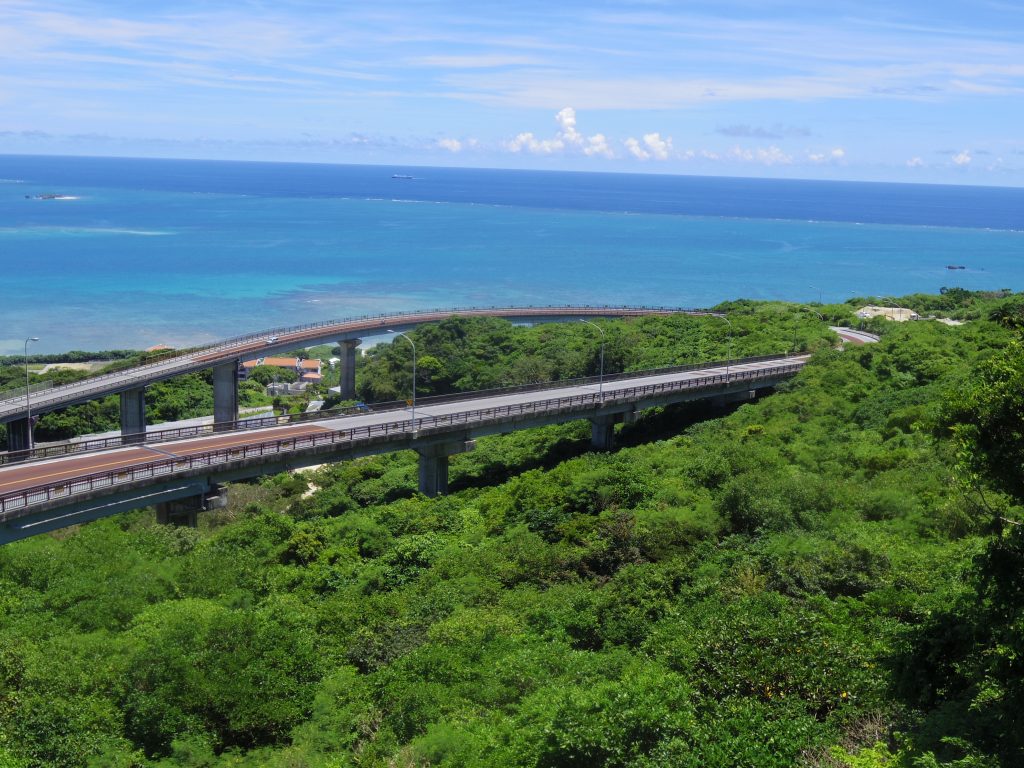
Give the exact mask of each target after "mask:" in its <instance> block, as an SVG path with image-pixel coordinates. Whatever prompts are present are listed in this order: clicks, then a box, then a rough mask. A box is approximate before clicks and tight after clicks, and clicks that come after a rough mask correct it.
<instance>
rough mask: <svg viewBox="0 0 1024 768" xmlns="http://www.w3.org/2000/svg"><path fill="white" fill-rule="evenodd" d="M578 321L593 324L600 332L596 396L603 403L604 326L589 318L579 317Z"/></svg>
mask: <svg viewBox="0 0 1024 768" xmlns="http://www.w3.org/2000/svg"><path fill="white" fill-rule="evenodd" d="M580 322H581V323H586V324H587V325H592V326H594V327H595V328H597V330H598V331H599V332H600V333H601V367H600V368H599V369H598V373H597V397H598V399H599V400H600V401H601V402H602V403H603V402H604V341H605V333H604V328H602V327H601V326H600V325H598V324H597V323H592V322H590V321H589V320H583V319H580Z"/></svg>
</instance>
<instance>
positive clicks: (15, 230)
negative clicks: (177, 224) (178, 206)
mask: <svg viewBox="0 0 1024 768" xmlns="http://www.w3.org/2000/svg"><path fill="white" fill-rule="evenodd" d="M0 234H9V235H19V234H21V235H24V234H38V235H51V234H53V235H131V236H135V237H166V236H169V235H173V234H174V232H164V231H162V230H155V229H121V228H118V227H0Z"/></svg>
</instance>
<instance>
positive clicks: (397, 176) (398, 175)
mask: <svg viewBox="0 0 1024 768" xmlns="http://www.w3.org/2000/svg"><path fill="white" fill-rule="evenodd" d="M391 178H392V179H411V178H414V177H413V176H409V175H408V174H405V173H393V174H391Z"/></svg>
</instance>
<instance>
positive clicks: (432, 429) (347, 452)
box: [0, 356, 807, 543]
mask: <svg viewBox="0 0 1024 768" xmlns="http://www.w3.org/2000/svg"><path fill="white" fill-rule="evenodd" d="M806 359H807V358H806V357H805V356H801V357H794V358H768V359H758V360H754V361H736V362H735V363H730V364H727V365H724V364H715V365H712V366H710V367H703V368H696V369H694V368H690V369H689V370H678V369H670V370H662V371H649V372H643V373H635V374H628V375H627V374H624V375H622V377H615V378H614V379H612V380H605V381H604V383H603V391H599V386H598V385H597V384H596V383H594V382H593V381H589V382H587V383H583V384H574V385H569V386H563V387H560V388H557V389H547V390H534V391H526V392H524V391H518V390H517V391H506V392H495V393H489V394H488V395H487V396H484V397H477V398H475V399H470V400H452V401H448V402H439V403H431V404H424V405H422V406H419V407H417V409H416V419H415V421H414V420H413V419H412V418H411V414H410V413H409V411H407V410H397V409H396V410H385V411H380V412H370V413H363V414H356V415H348V416H340V417H332V418H327V419H324V420H322V421H316V422H310V423H297V424H291V425H287V426H283V427H282V426H270V427H267V428H263V429H253V430H240V431H236V432H230V433H218V434H214V435H210V436H207V437H198V438H192V439H186V440H171V441H166V442H159V443H146V444H140V445H133V446H130V447H121V448H116V449H113V450H99V451H96V452H95V453H90V454H86V455H69V456H64V457H61V458H56V459H45V460H40V461H35V462H32V463H28V464H13V465H9V466H6V467H3V468H0V543H2V542H4V541H13V540H15V539H20V538H24V537H26V536H31V535H33V534H36V533H41V532H44V531H47V530H53V529H55V528H59V527H63V526H66V525H72V524H75V523H80V522H85V521H88V520H93V519H96V518H99V517H104V516H107V515H111V514H116V513H118V512H122V511H126V510H128V509H135V508H138V507H142V506H148V505H151V504H157V505H159V504H166V503H168V502H173V501H175V500H180V499H186V498H200V499H202V498H203V497H204V496H205V495H208V494H211V493H215V492H216V489H217V487H218V485H219V484H221V483H225V482H231V481H235V480H241V479H245V478H250V477H255V476H259V475H263V474H271V473H276V472H281V471H284V470H288V469H296V468H299V467H303V466H309V465H311V464H319V463H323V462H327V461H341V460H347V459H352V458H357V457H359V456H366V455H371V454H375V453H386V452H391V451H397V450H408V449H412V450H416V451H417V452H418V453H419V454H420V489H421V490H422V491H424V492H425V493H427V494H429V495H434V494H436V493H443V492H444V491H445V489H446V486H447V461H448V456H451V455H454V454H456V453H460V452H462V451H463V450H467V449H470V448H471V447H472V445H471V444H472V439H473V438H475V437H478V436H482V435H488V434H495V433H502V432H511V431H514V430H517V429H525V428H530V427H535V426H543V425H546V424H554V423H562V422H566V421H573V420H577V419H589V420H590V421H591V423H592V425H593V429H592V435H593V442H594V445H595V447H597V448H601V449H607V448H609V447H610V445H611V435H612V429H613V427H614V424H615V422H616V421H618V420H621V419H622V418H623V417H626V418H628V417H629V416H630V415H632V414H635V413H636V412H637V411H639V410H642V409H644V408H649V407H654V406H659V405H668V404H672V403H678V402H684V401H687V400H698V399H706V398H714V397H728V396H741V397H746V396H747V395H748V393H751V392H753V391H755V390H757V389H766V388H771V387H774V386H775V385H776V384H778V383H779V382H781V381H783V380H785V379H787V378H790V377H791V376H794V375H795V374H796V373H797V372H798V371H799V370H800V369H801V368H802V367H803V365H804V363H805V362H806Z"/></svg>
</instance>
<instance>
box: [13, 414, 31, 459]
mask: <svg viewBox="0 0 1024 768" xmlns="http://www.w3.org/2000/svg"><path fill="white" fill-rule="evenodd" d="M34 444H35V443H34V442H33V440H32V427H31V426H30V425H29V423H28V419H27V418H24V419H15V420H14V421H9V422H7V450H9V451H27V450H30V449H31V448H32V446H33V445H34Z"/></svg>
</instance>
